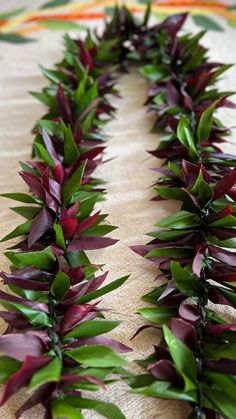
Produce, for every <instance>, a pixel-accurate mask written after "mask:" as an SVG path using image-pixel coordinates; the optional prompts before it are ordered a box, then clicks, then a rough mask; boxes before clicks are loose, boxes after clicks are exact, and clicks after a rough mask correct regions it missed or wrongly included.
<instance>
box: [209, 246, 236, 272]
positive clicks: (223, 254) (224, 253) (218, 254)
mask: <svg viewBox="0 0 236 419" xmlns="http://www.w3.org/2000/svg"><path fill="white" fill-rule="evenodd" d="M208 250H209V252H210V255H212V256H213V257H214V258H216V259H218V260H220V261H221V262H224V263H226V264H227V265H229V266H233V267H236V258H235V253H234V252H229V251H228V250H224V249H220V248H219V247H216V246H208Z"/></svg>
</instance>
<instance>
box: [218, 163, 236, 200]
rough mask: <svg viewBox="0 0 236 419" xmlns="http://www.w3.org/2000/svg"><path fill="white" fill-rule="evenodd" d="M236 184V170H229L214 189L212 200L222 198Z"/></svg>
mask: <svg viewBox="0 0 236 419" xmlns="http://www.w3.org/2000/svg"><path fill="white" fill-rule="evenodd" d="M235 182H236V168H234V169H233V170H231V171H230V172H229V173H227V174H226V175H225V176H223V177H222V178H221V180H220V181H219V182H218V183H217V184H216V185H215V187H214V199H219V198H221V197H222V196H224V195H225V194H226V193H227V192H228V191H229V190H230V189H231V188H233V186H234V185H235Z"/></svg>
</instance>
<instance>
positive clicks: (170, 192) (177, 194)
mask: <svg viewBox="0 0 236 419" xmlns="http://www.w3.org/2000/svg"><path fill="white" fill-rule="evenodd" d="M155 191H157V193H158V194H159V195H160V196H161V197H162V198H165V199H175V200H177V201H184V200H185V199H186V196H187V195H186V192H184V191H182V190H181V188H163V187H158V188H155Z"/></svg>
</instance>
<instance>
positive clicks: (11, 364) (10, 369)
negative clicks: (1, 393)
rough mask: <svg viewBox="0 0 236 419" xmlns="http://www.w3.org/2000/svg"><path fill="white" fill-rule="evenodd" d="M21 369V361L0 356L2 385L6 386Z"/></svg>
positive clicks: (0, 380)
mask: <svg viewBox="0 0 236 419" xmlns="http://www.w3.org/2000/svg"><path fill="white" fill-rule="evenodd" d="M20 367H21V362H20V361H16V360H15V359H12V358H9V357H8V356H0V384H4V383H5V382H6V381H7V379H8V378H9V377H10V376H11V375H12V374H14V373H15V372H16V371H18V370H19V369H20Z"/></svg>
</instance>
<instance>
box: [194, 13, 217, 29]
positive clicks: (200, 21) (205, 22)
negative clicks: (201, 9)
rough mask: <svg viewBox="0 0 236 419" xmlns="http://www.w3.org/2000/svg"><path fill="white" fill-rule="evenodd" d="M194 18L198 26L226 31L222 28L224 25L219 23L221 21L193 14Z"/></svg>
mask: <svg viewBox="0 0 236 419" xmlns="http://www.w3.org/2000/svg"><path fill="white" fill-rule="evenodd" d="M192 19H193V21H194V23H195V24H196V25H197V26H200V27H201V28H204V29H207V30H211V31H220V32H222V31H224V29H223V28H222V26H220V25H219V23H217V22H215V21H214V20H212V19H211V18H210V17H208V16H203V15H194V16H192Z"/></svg>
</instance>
